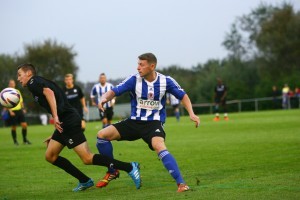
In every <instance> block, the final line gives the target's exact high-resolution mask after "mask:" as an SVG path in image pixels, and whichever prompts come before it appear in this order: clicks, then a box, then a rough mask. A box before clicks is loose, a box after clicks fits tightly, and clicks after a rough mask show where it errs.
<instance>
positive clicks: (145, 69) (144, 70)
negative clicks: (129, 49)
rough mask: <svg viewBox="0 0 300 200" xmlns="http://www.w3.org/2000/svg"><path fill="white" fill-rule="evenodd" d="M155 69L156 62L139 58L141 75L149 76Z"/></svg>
mask: <svg viewBox="0 0 300 200" xmlns="http://www.w3.org/2000/svg"><path fill="white" fill-rule="evenodd" d="M154 69H155V65H154V64H150V63H148V61H147V60H139V62H138V67H137V70H138V72H139V74H140V76H141V77H144V78H146V77H147V76H149V75H150V74H152V72H153V71H154Z"/></svg>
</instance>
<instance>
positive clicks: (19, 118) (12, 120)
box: [7, 110, 26, 126]
mask: <svg viewBox="0 0 300 200" xmlns="http://www.w3.org/2000/svg"><path fill="white" fill-rule="evenodd" d="M13 112H14V113H15V116H9V118H8V120H7V123H8V125H10V126H17V125H19V124H20V123H23V122H26V119H25V114H24V112H23V110H13Z"/></svg>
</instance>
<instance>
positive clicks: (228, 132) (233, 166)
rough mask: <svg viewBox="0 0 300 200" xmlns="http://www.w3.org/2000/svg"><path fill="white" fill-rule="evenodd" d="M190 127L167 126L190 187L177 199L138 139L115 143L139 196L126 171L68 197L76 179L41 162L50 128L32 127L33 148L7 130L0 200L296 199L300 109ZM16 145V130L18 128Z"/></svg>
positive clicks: (1, 145) (97, 170)
mask: <svg viewBox="0 0 300 200" xmlns="http://www.w3.org/2000/svg"><path fill="white" fill-rule="evenodd" d="M200 118H201V125H200V127H199V128H198V129H195V128H194V125H193V123H192V122H190V121H189V119H188V118H182V119H181V122H180V123H177V122H176V120H175V119H174V118H168V120H167V123H166V127H165V129H166V133H167V140H166V144H167V147H168V149H169V151H170V152H171V153H172V154H173V155H174V157H175V158H176V159H177V162H178V165H179V167H180V169H181V173H182V175H183V176H184V178H185V180H186V182H187V183H188V184H189V186H190V187H191V188H192V190H191V191H190V192H186V193H181V194H177V193H176V189H177V187H176V185H175V182H174V181H173V179H172V178H171V177H170V175H169V174H168V173H167V171H166V170H165V169H164V167H163V166H162V164H161V162H160V161H159V160H158V159H157V156H156V155H155V153H154V152H152V151H150V150H149V149H148V147H147V145H146V144H145V143H144V142H143V141H141V140H139V141H135V142H117V141H114V142H113V145H114V152H115V158H117V159H120V160H123V161H139V162H140V163H141V174H142V179H143V187H142V188H141V189H140V190H136V189H135V186H134V184H133V182H132V181H131V179H130V178H129V177H128V175H127V174H126V173H124V172H121V176H120V178H119V179H117V180H116V181H113V182H111V183H110V185H109V186H108V187H107V188H103V189H98V188H96V187H93V188H91V189H88V190H86V191H84V192H79V193H73V192H72V191H71V190H72V188H74V187H75V186H76V185H77V180H76V179H74V178H73V177H71V176H69V175H68V174H66V173H65V172H64V171H62V170H61V169H59V168H57V167H55V166H52V165H50V164H49V163H47V162H46V161H45V159H44V152H45V149H46V148H45V145H44V144H43V143H42V141H43V140H44V139H45V138H46V137H47V136H48V135H50V133H51V132H52V130H53V127H52V126H29V129H28V132H29V134H28V135H29V136H28V137H29V139H30V141H31V142H32V143H33V144H32V145H30V146H28V145H22V144H21V145H20V146H18V147H16V146H14V145H13V144H12V139H11V136H10V129H9V128H0V170H1V171H0V172H1V175H0V200H4V199H6V200H8V199H300V135H299V134H300V123H299V119H300V110H290V111H269V112H252V113H238V114H231V115H230V120H229V121H227V122H226V121H220V122H213V121H212V118H213V116H212V115H203V116H200ZM99 127H100V122H93V123H88V124H87V130H86V136H87V138H88V142H89V146H90V147H91V149H92V151H93V152H96V147H95V143H96V133H97V131H98V129H99ZM18 138H19V142H20V141H21V133H20V128H19V129H18ZM62 155H63V156H65V157H67V158H69V159H70V160H71V161H72V162H73V163H74V164H75V165H76V166H78V167H79V168H80V169H82V171H84V172H85V173H86V174H87V175H89V176H90V177H92V178H93V179H94V180H97V179H98V178H100V177H102V176H103V175H104V173H105V171H106V169H105V168H104V167H98V166H85V165H84V164H82V163H81V161H80V159H79V158H78V157H77V155H76V154H75V153H74V152H73V150H68V149H67V148H66V149H64V151H63V152H62Z"/></svg>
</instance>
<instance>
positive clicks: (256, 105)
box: [254, 99, 258, 112]
mask: <svg viewBox="0 0 300 200" xmlns="http://www.w3.org/2000/svg"><path fill="white" fill-rule="evenodd" d="M254 103H255V112H257V110H258V100H257V99H255V100H254Z"/></svg>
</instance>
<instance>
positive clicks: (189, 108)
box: [181, 94, 200, 128]
mask: <svg viewBox="0 0 300 200" xmlns="http://www.w3.org/2000/svg"><path fill="white" fill-rule="evenodd" d="M181 103H182V105H183V106H184V107H185V109H186V110H187V111H188V113H189V116H190V119H191V120H192V121H193V122H195V125H196V128H197V127H198V126H199V124H200V119H199V117H198V116H197V115H195V113H194V111H193V107H192V103H191V100H190V98H189V96H188V95H187V94H185V95H184V96H183V98H182V100H181Z"/></svg>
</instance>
